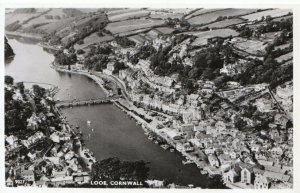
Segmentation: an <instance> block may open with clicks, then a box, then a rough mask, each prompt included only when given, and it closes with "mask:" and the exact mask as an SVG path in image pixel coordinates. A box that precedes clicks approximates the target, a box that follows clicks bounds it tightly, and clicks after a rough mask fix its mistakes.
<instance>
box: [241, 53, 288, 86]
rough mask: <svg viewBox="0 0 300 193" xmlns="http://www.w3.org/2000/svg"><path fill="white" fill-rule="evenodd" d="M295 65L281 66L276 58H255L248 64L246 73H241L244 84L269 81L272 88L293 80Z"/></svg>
mask: <svg viewBox="0 0 300 193" xmlns="http://www.w3.org/2000/svg"><path fill="white" fill-rule="evenodd" d="M292 78H293V65H292V64H291V65H286V66H280V65H279V64H278V62H276V60H274V59H272V58H267V59H266V60H265V61H260V60H253V61H250V62H249V63H248V64H247V65H246V70H245V72H244V73H242V74H240V75H239V80H240V82H241V83H242V84H243V85H246V84H259V83H269V84H270V87H271V88H275V87H276V86H278V85H280V84H282V83H284V82H286V81H289V80H292Z"/></svg>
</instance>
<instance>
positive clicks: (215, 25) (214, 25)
mask: <svg viewBox="0 0 300 193" xmlns="http://www.w3.org/2000/svg"><path fill="white" fill-rule="evenodd" d="M243 22H244V20H242V19H240V18H234V19H226V20H223V21H218V22H215V23H211V24H208V25H204V26H202V28H205V27H208V28H210V29H212V28H224V27H228V26H231V25H235V24H239V23H243Z"/></svg>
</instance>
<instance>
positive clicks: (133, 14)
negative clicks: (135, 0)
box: [108, 9, 150, 22]
mask: <svg viewBox="0 0 300 193" xmlns="http://www.w3.org/2000/svg"><path fill="white" fill-rule="evenodd" d="M149 13H150V12H149V11H145V10H135V9H133V10H132V11H130V12H121V13H119V14H113V15H108V19H109V20H110V21H112V22H114V21H123V20H127V19H132V18H140V17H145V16H147V15H149Z"/></svg>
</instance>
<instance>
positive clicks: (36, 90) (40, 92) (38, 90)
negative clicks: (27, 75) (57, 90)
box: [32, 84, 46, 98]
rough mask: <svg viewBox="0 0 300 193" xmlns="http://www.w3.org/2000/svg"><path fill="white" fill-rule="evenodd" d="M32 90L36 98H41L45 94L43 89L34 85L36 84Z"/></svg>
mask: <svg viewBox="0 0 300 193" xmlns="http://www.w3.org/2000/svg"><path fill="white" fill-rule="evenodd" d="M32 89H33V92H34V94H35V96H36V97H37V98H42V97H43V96H44V95H45V93H46V89H45V88H43V87H40V86H39V85H36V84H35V85H33V86H32Z"/></svg>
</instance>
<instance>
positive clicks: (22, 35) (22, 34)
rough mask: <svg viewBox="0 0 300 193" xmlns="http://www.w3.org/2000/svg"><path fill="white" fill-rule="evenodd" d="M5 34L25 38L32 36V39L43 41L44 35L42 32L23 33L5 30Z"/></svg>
mask: <svg viewBox="0 0 300 193" xmlns="http://www.w3.org/2000/svg"><path fill="white" fill-rule="evenodd" d="M4 34H5V35H8V36H17V37H23V38H30V39H35V40H39V41H41V40H42V39H43V37H42V36H41V34H28V33H22V32H11V31H7V30H5V31H4Z"/></svg>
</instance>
